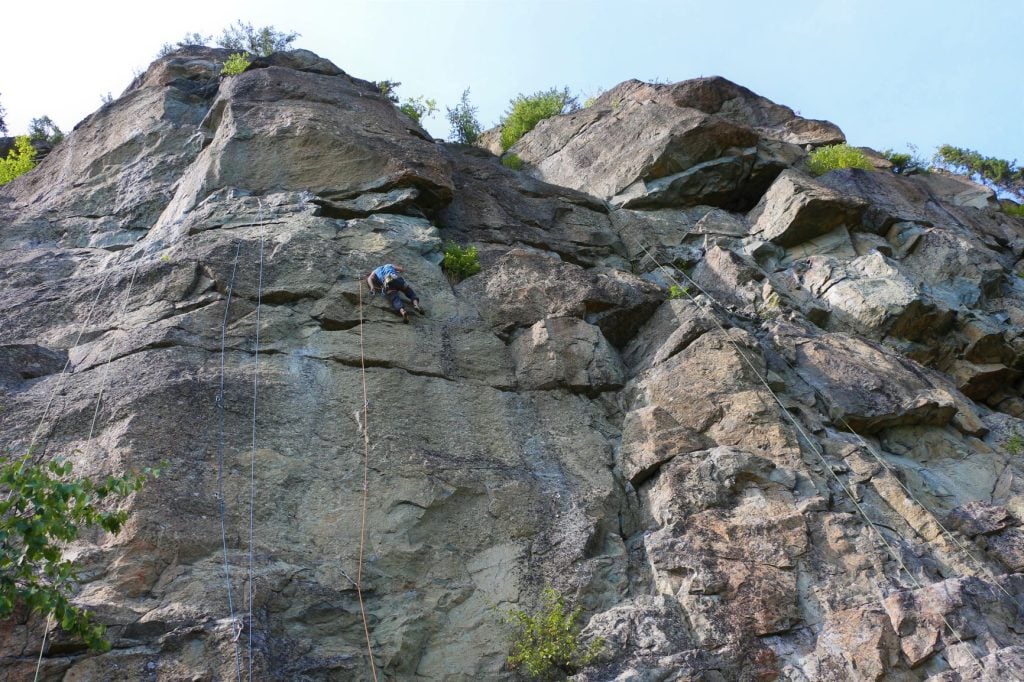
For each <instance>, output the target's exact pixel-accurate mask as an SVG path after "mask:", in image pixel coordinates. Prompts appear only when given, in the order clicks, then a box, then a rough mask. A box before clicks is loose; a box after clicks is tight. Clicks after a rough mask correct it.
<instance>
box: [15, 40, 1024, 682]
mask: <svg viewBox="0 0 1024 682" xmlns="http://www.w3.org/2000/svg"><path fill="white" fill-rule="evenodd" d="M225 56H226V54H225V53H224V52H223V51H218V50H210V49H205V48H187V49H184V50H181V51H178V52H176V53H173V54H171V55H169V56H167V57H164V58H162V59H160V60H158V61H157V62H155V63H154V64H153V65H152V66H151V67H150V69H149V70H148V71H147V72H146V73H145V74H143V75H141V76H140V77H139V78H137V79H136V81H135V82H134V83H133V84H132V85H131V86H130V87H129V88H128V90H127V91H126V92H125V94H124V95H123V96H122V97H121V98H119V99H118V100H116V101H114V102H112V103H110V104H107V105H105V106H104V107H103V108H102V109H101V110H99V111H98V112H96V113H95V114H93V115H92V116H90V117H89V118H87V119H86V120H85V121H83V122H82V123H81V124H80V125H79V126H78V127H77V128H76V130H75V131H73V132H72V133H71V134H70V135H69V136H68V138H67V139H66V140H65V141H64V142H63V143H62V144H61V145H59V146H57V147H56V148H55V149H54V151H53V152H52V153H51V154H50V155H49V156H48V157H47V158H46V159H45V160H44V161H43V162H42V163H41V164H40V165H39V167H38V168H36V169H35V170H33V171H32V172H31V173H29V174H27V175H25V176H23V177H22V178H19V179H17V180H15V181H14V182H12V183H10V184H9V185H6V186H4V187H3V188H0V245H2V250H0V278H2V280H3V282H4V286H5V294H6V295H5V296H4V297H3V298H2V300H0V320H2V323H0V403H2V405H3V408H4V409H3V410H0V433H2V435H3V438H4V443H5V444H6V449H7V450H8V451H9V452H18V451H23V450H25V449H26V448H28V447H29V444H30V443H31V442H32V441H33V438H34V434H35V433H36V432H37V430H38V434H39V437H38V439H37V440H36V443H35V446H34V448H33V451H34V452H35V453H36V454H37V456H39V457H41V458H56V457H63V458H67V459H69V460H70V461H72V462H73V463H74V465H75V470H76V472H77V473H80V474H83V475H86V476H94V477H95V476H101V475H104V474H107V473H121V472H124V471H127V470H130V469H133V468H139V467H144V466H153V465H157V464H158V463H161V462H163V465H162V468H163V473H162V474H161V476H160V478H158V479H156V480H154V481H151V482H150V483H149V484H148V485H147V486H146V488H144V489H143V490H142V491H140V492H138V493H136V494H134V495H133V496H132V497H131V498H130V499H129V500H127V501H126V503H125V505H126V506H125V509H126V510H127V511H128V512H129V522H128V524H127V526H126V527H125V529H124V530H123V531H122V532H121V533H119V534H118V535H116V536H110V535H103V534H100V533H94V534H89V535H87V536H85V537H82V538H80V539H79V540H78V541H76V542H75V543H73V544H72V545H71V546H69V547H68V548H67V551H68V552H69V553H70V554H71V555H72V556H74V557H75V559H76V562H77V564H78V566H79V567H80V571H81V585H80V589H79V591H78V593H77V594H76V595H75V600H76V602H77V603H79V604H81V605H83V606H86V607H89V608H90V609H92V610H93V611H94V612H95V613H96V614H97V618H98V619H99V620H101V621H102V622H104V623H106V624H108V626H109V634H110V637H111V641H112V645H113V649H112V651H111V652H109V653H105V654H97V653H90V652H88V651H86V650H85V649H84V648H83V646H82V645H81V644H80V643H79V642H76V641H74V640H73V639H71V638H69V637H68V636H66V635H64V634H62V633H61V632H60V630H59V629H57V628H52V629H51V630H50V632H49V633H48V637H47V640H46V641H47V645H46V649H45V650H44V651H43V657H42V675H41V677H42V678H43V679H50V680H56V679H139V678H149V677H154V678H166V679H227V678H232V677H235V676H236V670H237V666H239V665H242V666H245V667H246V668H247V667H248V665H249V663H250V661H251V663H252V666H253V671H254V677H255V678H258V679H309V680H313V679H346V680H347V679H352V680H357V679H370V673H369V669H370V666H369V660H368V653H367V647H366V632H367V631H368V632H369V637H370V643H371V645H372V649H373V656H374V661H375V665H376V667H377V670H378V673H379V674H380V675H381V676H382V678H383V679H398V680H404V679H425V680H442V679H443V680H481V679H486V680H500V679H513V678H514V675H515V673H513V672H512V671H510V670H508V669H507V666H506V664H505V657H506V654H507V651H508V644H509V642H508V638H509V635H510V632H509V627H508V624H507V623H506V622H505V620H504V619H503V615H502V614H503V612H504V611H506V610H508V609H509V608H513V607H516V608H523V609H527V610H529V609H531V608H533V607H534V606H535V605H536V604H537V603H538V598H539V595H540V593H541V591H542V590H543V588H544V586H545V585H552V586H554V587H556V588H557V589H559V590H561V591H562V592H564V593H566V594H567V595H569V596H570V597H571V599H572V600H573V601H575V602H576V603H578V604H580V605H581V606H582V607H583V610H584V620H585V625H586V628H585V631H584V632H585V637H586V638H588V639H590V638H596V637H600V638H602V639H603V640H604V645H603V647H602V649H601V652H600V654H599V655H598V657H597V659H596V660H595V661H594V663H593V665H590V666H588V667H586V668H585V669H583V670H581V671H578V672H577V673H576V675H575V677H574V679H576V680H580V681H584V680H586V681H593V682H596V681H598V680H602V681H603V680H616V679H617V680H641V679H643V680H666V681H668V680H685V679H709V680H724V679H728V680H732V679H737V680H769V679H853V680H892V681H895V680H900V681H904V680H925V679H927V680H932V681H938V680H949V681H952V680H981V679H1015V678H1019V677H1022V676H1024V640H1022V638H1021V632H1020V623H1019V605H1020V603H1021V600H1022V599H1024V577H1022V571H1024V541H1022V538H1024V532H1022V520H1024V485H1022V483H1021V482H1022V481H1024V478H1022V475H1024V471H1022V469H1021V463H1020V461H1019V459H1020V457H1019V455H1020V447H1021V446H1020V443H1021V440H1020V439H1021V437H1022V434H1024V420H1022V416H1024V407H1022V406H1024V397H1022V395H1021V393H1022V390H1021V389H1022V386H1021V377H1022V376H1024V344H1022V342H1021V340H1020V335H1021V334H1020V332H1021V330H1022V329H1024V279H1021V277H1020V276H1019V275H1020V272H1019V271H1020V268H1021V265H1020V264H1021V257H1022V256H1024V221H1021V220H1020V219H1016V218H1013V217H1010V216H1007V215H1004V214H1002V213H1000V212H999V211H998V209H997V207H996V206H995V205H994V202H993V201H992V197H991V196H990V194H987V193H986V191H985V190H984V189H983V188H978V187H976V186H974V185H972V184H971V183H968V182H966V181H962V180H960V179H956V178H951V177H946V176H943V175H938V174H933V175H918V176H910V177H899V176H894V175H892V174H886V173H885V172H865V171H850V170H846V171H836V172H833V173H830V174H827V175H825V176H823V177H820V178H814V179H812V178H810V177H808V176H807V175H806V174H805V173H804V172H803V170H801V168H800V166H801V159H802V157H803V155H804V153H805V152H804V147H805V146H807V145H812V146H813V145H819V144H826V143H830V142H834V141H838V140H841V139H842V133H841V132H840V131H839V130H838V128H836V127H835V126H833V125H832V124H829V123H825V122H816V121H807V120H804V119H801V118H800V117H798V116H796V115H795V114H794V113H793V112H792V111H791V110H789V109H787V108H785V107H782V106H779V105H776V104H773V103H771V102H769V101H768V100H765V99H764V98H761V97H758V96H757V95H755V94H754V93H751V92H750V91H749V90H745V89H743V88H741V87H739V86H736V85H734V84H732V83H729V82H728V81H725V80H723V79H717V78H712V79H698V80H695V81H688V82H684V83H678V84H674V85H670V86H668V85H665V86H662V85H647V84H642V83H639V82H636V81H631V82H627V83H624V84H622V85H620V86H617V87H616V88H613V89H612V90H610V91H609V92H608V93H605V94H604V95H603V96H602V97H601V98H599V99H598V101H597V102H596V103H595V104H594V105H593V106H592V107H589V108H587V109H584V110H582V111H580V112H576V113H574V114H570V115H567V116H562V117H556V118H553V119H549V120H547V121H544V122H542V123H541V124H540V125H538V126H537V128H536V129H535V130H534V131H532V132H531V133H529V134H528V135H527V136H526V137H524V138H523V140H521V141H520V142H519V143H518V144H517V146H516V148H515V150H514V151H516V152H517V153H518V154H519V155H520V156H521V157H522V158H523V159H524V160H525V161H526V162H527V167H526V170H525V172H514V171H511V170H509V169H507V168H505V167H504V166H502V165H501V164H500V163H499V161H498V159H496V158H495V157H493V156H492V155H490V154H488V153H487V152H485V151H483V150H480V149H478V148H471V147H464V146H458V145H444V144H438V143H435V142H434V141H432V140H431V139H430V138H429V136H428V135H426V133H425V132H424V131H422V130H421V129H419V128H418V127H417V126H415V125H413V124H412V122H411V121H409V119H408V118H407V117H405V116H403V115H401V114H400V113H399V112H398V111H397V110H396V109H395V108H394V107H393V106H392V104H391V103H389V102H388V101H387V100H385V99H384V98H382V97H381V96H380V95H379V93H378V92H377V91H376V89H375V88H373V87H372V86H371V85H370V84H368V83H366V82H365V81H361V80H359V79H358V78H354V77H351V76H349V75H348V74H346V73H344V72H343V71H342V70H341V69H339V68H337V67H336V66H334V65H333V64H330V63H329V62H327V61H326V60H323V59H320V58H319V57H317V56H316V55H313V54H312V53H308V52H303V51H298V52H292V53H287V54H278V55H272V56H271V57H269V58H266V59H260V60H257V61H256V62H254V63H253V64H252V65H251V66H250V68H249V69H248V70H247V71H245V72H244V73H242V74H240V75H238V76H234V77H231V78H221V77H219V76H218V75H217V73H218V72H219V62H220V61H221V60H223V59H224V58H225ZM639 132H642V133H643V134H638V133H639ZM446 240H453V241H456V242H459V243H462V244H472V245H473V246H476V247H477V248H478V250H479V253H480V256H481V264H482V269H481V271H480V273H479V274H476V275H474V276H471V277H468V278H466V279H464V280H463V281H460V282H454V281H452V280H449V279H448V277H447V276H446V275H445V273H444V272H442V270H441V268H440V267H439V263H440V262H441V258H442V245H443V244H444V242H445V241H446ZM385 262H393V263H398V264H401V265H402V266H403V267H404V268H405V271H406V275H407V277H408V279H409V281H410V282H411V283H412V284H413V286H414V287H415V288H416V290H417V292H418V293H419V294H420V296H421V298H422V300H423V302H424V304H425V306H426V309H427V314H426V315H425V316H420V317H416V318H415V319H413V320H412V321H411V322H410V323H409V324H402V322H401V320H400V319H399V318H398V317H397V316H396V315H394V314H393V313H392V312H391V311H390V310H389V309H388V308H387V305H386V303H385V302H384V301H382V299H380V298H379V297H371V296H369V295H368V293H367V292H366V291H365V289H363V290H360V286H361V280H362V279H363V278H364V277H365V275H366V273H367V272H368V271H369V270H370V269H371V268H372V267H374V266H376V265H379V264H381V263H385ZM670 286H674V288H672V289H670ZM364 368H365V369H364ZM364 381H365V387H366V397H365V398H364V394H363V386H364ZM254 388H255V389H256V390H255V392H254ZM364 409H365V410H366V412H365V414H366V415H367V416H368V423H367V420H364ZM90 434H91V435H90ZM364 436H367V437H368V439H369V452H368V459H367V461H366V469H365V474H364V468H363V467H364V461H363V457H364V444H365V443H366V442H367V441H366V440H364ZM364 475H365V483H364ZM364 491H365V495H366V498H365V500H366V506H365V510H366V512H365V513H366V516H365V518H366V522H365V544H364V546H363V548H362V549H363V552H362V554H363V561H362V565H361V566H360V540H361V539H363V538H364V532H363V526H362V518H363V509H364V506H363V505H364V497H363V495H364ZM250 499H251V500H252V502H253V504H252V507H251V509H250V506H249V503H250ZM222 510H223V516H222ZM250 519H251V520H252V529H253V542H252V545H251V546H250V544H249V528H250ZM222 533H223V534H222ZM250 561H251V565H252V575H251V579H250V575H249V565H250ZM360 574H361V579H362V585H361V587H362V598H363V601H364V602H365V607H366V612H367V616H368V618H367V626H366V629H365V630H364V626H363V622H362V619H361V615H360V599H359V595H357V593H356V585H355V580H356V577H357V576H359V575H360ZM250 588H251V589H252V595H253V598H252V602H251V606H252V616H251V619H250V617H249V605H250V604H249V603H248V601H247V599H248V595H249V594H250V592H249V590H250ZM229 599H230V601H229ZM0 627H2V629H3V636H2V637H0V642H2V644H0V669H2V670H3V675H4V676H6V678H8V679H25V678H30V677H31V676H32V675H33V674H34V671H35V665H36V660H37V657H38V654H39V647H40V643H41V640H42V633H43V630H44V629H45V628H46V627H47V623H46V622H45V620H44V619H41V618H39V617H38V616H35V615H31V614H27V613H23V612H19V615H18V617H17V618H15V619H12V620H10V621H8V622H6V623H3V624H2V625H0ZM250 635H251V638H252V646H251V648H250V646H249V638H250Z"/></svg>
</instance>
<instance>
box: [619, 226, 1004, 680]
mask: <svg viewBox="0 0 1024 682" xmlns="http://www.w3.org/2000/svg"><path fill="white" fill-rule="evenodd" d="M631 236H632V235H631ZM633 240H634V242H636V244H637V245H638V246H639V247H640V248H641V249H642V250H643V251H644V253H645V254H647V256H648V257H649V258H650V259H651V261H652V262H654V264H655V265H656V266H657V267H658V269H660V270H661V271H662V272H664V273H665V274H666V275H667V277H668V278H669V279H670V280H671V281H672V283H673V284H675V285H676V286H677V287H679V289H680V290H681V291H682V292H683V293H684V294H685V295H686V296H687V298H689V299H690V301H691V302H692V303H693V304H694V305H696V306H698V307H703V306H701V304H700V303H699V302H698V301H697V299H696V298H694V296H693V294H691V293H690V292H689V289H688V288H687V287H684V286H683V285H682V284H681V283H680V282H679V280H678V279H676V277H675V276H674V275H673V274H672V272H673V270H674V271H676V272H680V273H681V274H682V275H683V277H685V278H686V279H687V280H688V281H689V282H690V283H691V284H693V285H694V286H695V287H696V288H697V289H698V290H699V291H700V292H701V293H703V294H704V295H705V296H706V297H707V298H708V299H709V300H712V301H714V300H715V299H714V297H713V296H711V295H710V294H709V293H708V292H706V291H705V290H704V289H702V288H701V287H700V285H698V284H697V283H696V282H695V281H694V280H693V279H692V278H691V277H690V276H689V275H687V274H686V273H685V272H681V271H679V270H675V269H673V270H670V269H669V268H667V267H666V266H664V265H662V264H661V263H660V262H659V261H658V259H657V258H655V256H654V254H652V253H651V252H650V250H649V249H648V248H647V247H646V246H644V244H643V243H642V242H640V240H639V239H637V238H636V237H633ZM715 302H716V303H717V304H718V305H719V306H720V307H722V308H723V309H725V308H724V306H722V305H721V304H720V303H718V302H717V301H715ZM711 319H712V320H713V321H714V322H715V325H716V326H717V327H718V329H719V331H721V332H722V335H723V336H724V337H725V338H726V339H727V340H728V341H729V343H730V344H731V345H732V347H733V349H734V350H735V351H736V354H737V355H739V357H740V358H741V359H742V360H743V361H744V363H746V365H747V367H748V368H749V369H750V371H751V372H753V374H754V376H756V377H757V378H758V380H759V381H760V382H761V383H762V384H763V385H764V387H765V389H766V390H767V391H768V393H769V395H771V396H772V398H773V399H774V400H775V402H776V403H777V404H778V406H779V408H780V409H781V410H782V413H783V414H784V415H785V416H786V418H787V419H788V420H789V422H790V423H791V424H792V425H793V427H794V428H795V429H796V430H797V432H798V433H799V434H800V435H801V436H803V439H804V441H805V442H806V443H807V444H808V446H809V447H810V449H811V451H812V452H813V453H814V454H815V455H816V456H817V457H818V459H819V460H820V461H821V464H822V467H823V468H824V470H825V471H827V472H828V473H829V474H830V475H831V477H832V478H833V480H834V481H835V482H836V484H837V485H838V486H839V487H840V489H842V491H843V492H844V493H845V494H846V496H847V497H848V498H849V500H850V502H852V503H853V506H854V508H855V509H856V510H857V512H858V513H859V514H860V516H861V517H862V518H863V519H864V521H865V522H866V524H867V525H868V527H869V528H871V530H873V531H874V532H875V534H876V535H877V536H878V538H879V539H880V540H881V541H882V544H883V545H885V548H886V550H887V552H888V554H889V556H890V557H892V559H893V561H895V562H896V564H897V565H898V566H899V568H900V569H902V570H903V572H904V573H906V574H907V576H908V577H909V578H910V581H911V583H913V585H914V586H915V587H916V588H917V589H924V587H925V585H923V584H922V583H921V582H920V581H919V580H918V579H917V576H915V575H914V574H913V573H912V572H911V571H910V569H909V568H908V567H907V566H906V564H905V563H904V561H903V558H902V557H901V556H900V555H899V553H898V552H896V550H895V548H894V547H893V546H892V545H891V544H890V543H889V541H888V540H887V539H886V538H885V535H883V533H882V532H881V530H879V528H878V525H877V524H876V523H875V522H874V521H872V520H871V518H870V517H869V516H868V514H867V512H866V511H865V510H864V508H863V507H862V506H861V504H860V502H858V501H857V498H856V497H855V496H854V494H853V492H852V491H851V490H850V489H849V488H848V487H847V486H846V484H845V483H843V481H842V479H840V478H839V476H838V474H836V472H835V471H833V470H832V467H831V466H830V465H829V463H828V460H826V459H825V456H824V454H823V453H822V452H821V450H820V446H818V445H817V444H816V443H815V442H814V441H813V440H812V439H811V438H810V436H809V435H808V434H807V432H806V431H804V429H803V427H802V426H801V425H800V423H799V422H798V421H797V419H796V417H794V416H793V414H792V413H791V412H790V410H789V408H787V407H786V405H785V404H784V403H783V402H782V399H781V398H779V396H778V395H777V394H776V393H775V391H774V390H772V388H771V386H770V385H769V383H768V380H767V378H766V377H764V376H763V375H762V374H761V373H760V372H759V371H758V370H757V368H756V367H755V366H754V363H753V361H752V360H750V359H749V358H748V357H747V356H746V355H745V354H744V353H743V352H742V351H741V350H740V347H739V344H737V343H736V341H735V340H733V338H732V337H731V336H730V335H729V333H728V332H727V331H726V329H725V327H724V326H723V325H722V323H721V322H720V321H719V320H718V317H717V316H716V315H714V314H712V315H711ZM939 617H940V618H941V619H942V622H943V623H944V624H945V626H946V627H947V628H948V629H949V631H950V632H951V633H952V634H953V636H954V637H955V638H956V640H957V642H958V643H959V644H960V645H962V646H963V648H964V650H965V651H967V653H968V655H969V656H970V658H971V659H972V660H973V661H974V663H975V664H977V666H978V669H979V671H980V672H981V675H982V676H983V677H986V676H987V673H986V672H985V666H984V665H983V664H982V663H981V661H980V660H979V659H978V657H977V656H976V655H975V653H974V651H973V650H972V649H971V647H970V646H969V645H968V644H967V643H966V642H964V640H963V638H962V637H961V636H960V633H958V632H957V631H956V629H955V628H954V627H953V625H952V624H951V623H950V622H949V620H948V619H947V618H946V616H945V615H944V614H942V613H940V614H939Z"/></svg>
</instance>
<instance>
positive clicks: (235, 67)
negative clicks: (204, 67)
mask: <svg viewBox="0 0 1024 682" xmlns="http://www.w3.org/2000/svg"><path fill="white" fill-rule="evenodd" d="M251 63H252V62H251V61H249V58H248V57H246V56H245V54H243V53H241V52H236V53H234V54H233V55H231V56H230V57H228V60H227V61H226V62H224V67H223V68H222V69H221V70H220V72H221V75H224V76H237V75H238V74H240V73H242V72H243V71H245V70H246V69H247V68H249V64H251Z"/></svg>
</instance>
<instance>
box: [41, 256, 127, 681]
mask: <svg viewBox="0 0 1024 682" xmlns="http://www.w3.org/2000/svg"><path fill="white" fill-rule="evenodd" d="M138 271H139V263H138V262H136V263H135V268H134V269H133V270H132V277H131V281H130V282H129V283H128V289H127V292H126V293H125V296H124V302H123V303H122V304H121V313H120V317H121V319H122V320H123V319H124V314H125V311H126V310H127V309H128V299H130V298H131V295H132V287H133V286H134V284H135V275H136V273H138ZM111 272H112V271H108V272H107V274H106V276H105V277H104V278H103V282H102V283H101V284H100V288H99V290H98V291H97V292H96V298H95V299H93V302H92V305H91V306H90V307H89V312H88V313H87V314H86V318H85V321H83V322H82V326H81V328H80V329H79V331H78V336H77V337H76V338H75V343H74V345H72V346H71V348H75V347H77V346H78V344H79V342H80V341H81V339H82V334H83V332H84V331H85V327H86V326H87V325H88V323H89V320H90V319H91V318H92V313H93V310H94V309H95V307H96V303H97V302H98V301H99V299H100V294H101V293H102V291H103V288H104V286H105V285H106V283H107V280H108V279H109V278H110V273H111ZM113 349H114V347H113V344H111V346H110V348H108V349H107V361H106V363H104V365H103V374H102V377H101V379H100V389H99V392H98V393H97V394H96V408H95V410H94V411H93V415H92V423H91V424H90V426H89V436H88V437H87V438H86V441H85V447H84V448H83V459H84V458H86V457H87V456H88V453H89V449H90V446H91V445H92V437H93V433H94V432H95V429H96V418H97V416H98V415H99V412H100V403H101V401H102V399H103V391H104V389H105V388H106V384H107V375H108V369H109V367H110V359H111V355H112V353H113ZM70 350H71V349H70V348H69V349H68V351H69V352H68V359H67V361H66V362H65V363H64V367H63V368H61V371H60V376H59V377H58V378H57V385H56V386H54V388H53V390H52V391H51V392H50V398H49V400H48V401H47V403H46V407H45V409H44V410H43V416H42V417H41V418H40V419H39V424H38V426H36V430H35V433H33V435H32V440H31V442H30V443H29V446H28V451H29V454H32V448H33V447H34V446H35V442H36V438H37V437H38V436H39V433H40V431H41V429H42V427H43V422H44V421H45V420H46V415H47V413H48V412H49V411H50V405H51V404H52V403H53V399H54V396H56V395H57V391H58V389H59V388H60V386H61V385H62V383H63V380H64V376H65V373H66V371H67V368H68V366H69V365H70V364H71V353H70ZM51 623H53V614H52V613H48V614H47V615H46V625H45V626H44V627H43V641H42V642H41V643H40V645H39V658H38V659H36V672H35V677H34V678H33V679H34V680H35V682H38V680H39V673H40V671H41V670H42V666H43V654H44V652H45V651H46V641H47V639H48V637H49V635H50V625H51Z"/></svg>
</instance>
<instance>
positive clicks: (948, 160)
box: [934, 144, 1024, 197]
mask: <svg viewBox="0 0 1024 682" xmlns="http://www.w3.org/2000/svg"><path fill="white" fill-rule="evenodd" d="M934 160H935V163H936V165H939V166H941V167H943V168H945V169H946V170H948V171H951V172H953V173H957V174H960V175H967V176H969V177H971V178H975V179H977V180H980V181H981V182H983V183H985V184H986V185H989V186H991V187H992V188H993V189H995V190H996V191H999V192H1005V193H1008V194H1013V195H1016V196H1017V197H1024V168H1020V167H1018V166H1017V162H1016V161H1007V160H1006V159H997V158H995V157H994V156H983V155H981V154H980V153H978V152H976V151H974V150H973V149H963V148H961V147H954V146H952V145H948V144H944V145H942V146H941V147H939V149H938V151H936V152H935V159H934Z"/></svg>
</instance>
